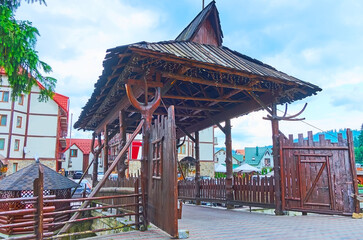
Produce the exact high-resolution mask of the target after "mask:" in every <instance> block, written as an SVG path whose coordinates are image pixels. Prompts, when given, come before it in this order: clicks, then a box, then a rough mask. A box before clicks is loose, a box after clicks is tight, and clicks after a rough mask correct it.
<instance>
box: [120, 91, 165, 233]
mask: <svg viewBox="0 0 363 240" xmlns="http://www.w3.org/2000/svg"><path fill="white" fill-rule="evenodd" d="M125 88H126V93H127V97H128V98H129V100H130V102H131V104H132V105H133V106H134V107H135V108H136V109H138V110H139V111H140V112H141V117H142V118H143V119H144V120H145V121H144V125H143V127H142V160H141V191H142V200H143V201H142V205H143V218H144V219H143V225H144V226H143V227H144V230H146V229H147V226H148V218H147V203H148V200H147V193H148V182H149V166H148V161H149V145H150V128H151V122H152V118H153V113H154V111H155V110H156V109H157V108H158V107H159V105H160V102H161V91H160V87H158V88H157V90H156V93H155V96H154V99H153V100H152V101H151V102H148V88H147V86H145V103H140V102H139V101H138V100H137V99H136V97H135V95H134V93H133V92H132V88H131V85H129V84H125Z"/></svg>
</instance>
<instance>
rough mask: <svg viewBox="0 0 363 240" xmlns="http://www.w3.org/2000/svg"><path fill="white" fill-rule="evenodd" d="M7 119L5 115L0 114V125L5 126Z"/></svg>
mask: <svg viewBox="0 0 363 240" xmlns="http://www.w3.org/2000/svg"><path fill="white" fill-rule="evenodd" d="M7 120H8V116H7V115H0V126H6V122H7Z"/></svg>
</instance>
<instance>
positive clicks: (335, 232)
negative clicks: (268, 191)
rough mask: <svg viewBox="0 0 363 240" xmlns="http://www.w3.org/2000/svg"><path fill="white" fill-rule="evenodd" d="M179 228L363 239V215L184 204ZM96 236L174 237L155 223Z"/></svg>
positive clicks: (199, 235)
mask: <svg viewBox="0 0 363 240" xmlns="http://www.w3.org/2000/svg"><path fill="white" fill-rule="evenodd" d="M179 229H187V230H189V233H190V236H189V239H223V240H225V239H304V240H305V239H363V219H352V218H351V217H342V216H326V215H315V214H309V215H308V216H274V215H268V214H263V213H254V212H252V213H250V212H246V211H239V210H226V209H221V208H212V207H204V206H194V205H184V206H183V218H182V219H181V220H179ZM92 239H108V240H110V239H170V238H169V237H168V236H167V235H165V234H164V233H163V232H162V231H161V230H159V229H157V228H155V227H153V228H152V229H151V230H149V231H146V232H139V231H133V232H127V233H120V234H115V235H109V236H107V237H105V236H102V237H98V238H92Z"/></svg>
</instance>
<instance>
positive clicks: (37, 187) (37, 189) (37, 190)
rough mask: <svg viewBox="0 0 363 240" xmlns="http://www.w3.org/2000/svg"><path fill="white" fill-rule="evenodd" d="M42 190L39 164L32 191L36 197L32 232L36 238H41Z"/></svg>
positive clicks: (41, 174)
mask: <svg viewBox="0 0 363 240" xmlns="http://www.w3.org/2000/svg"><path fill="white" fill-rule="evenodd" d="M43 190H44V169H43V166H42V165H40V164H39V176H38V178H36V179H35V180H34V183H33V192H34V196H35V197H38V199H37V201H36V203H34V205H35V206H34V207H35V209H36V212H35V214H34V221H35V226H34V234H35V236H36V237H35V238H36V239H39V240H40V239H43V218H44V216H43V204H44V203H43Z"/></svg>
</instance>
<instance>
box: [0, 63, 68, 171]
mask: <svg viewBox="0 0 363 240" xmlns="http://www.w3.org/2000/svg"><path fill="white" fill-rule="evenodd" d="M0 77H1V79H2V82H1V85H0V154H1V155H2V156H4V158H5V159H6V160H7V162H8V166H7V172H6V174H7V175H8V174H11V173H13V172H16V171H17V170H19V169H21V168H24V167H26V166H28V165H30V164H32V163H34V159H35V158H38V159H39V160H40V161H41V162H42V163H43V164H44V165H46V166H48V167H50V168H51V169H53V170H56V171H58V170H59V169H60V168H61V165H62V153H63V151H64V149H65V148H66V137H67V129H68V116H69V97H67V96H64V95H62V94H59V93H54V96H53V98H52V99H49V100H48V101H47V102H40V101H39V96H40V90H41V89H42V88H44V87H43V86H42V85H41V84H40V83H39V82H37V85H35V86H33V87H32V89H31V92H30V93H29V94H24V95H21V97H18V98H17V99H16V100H15V101H12V99H11V93H12V89H11V87H10V86H9V83H8V81H7V76H6V73H5V71H4V70H3V69H0Z"/></svg>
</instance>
